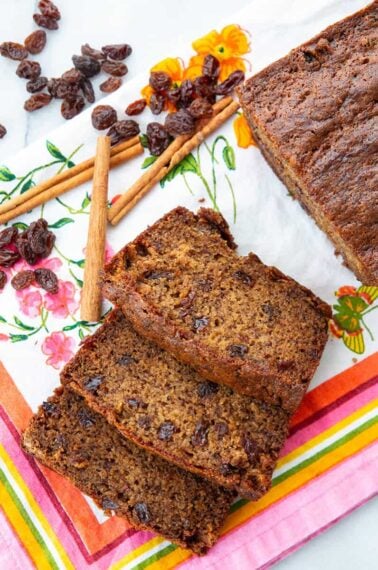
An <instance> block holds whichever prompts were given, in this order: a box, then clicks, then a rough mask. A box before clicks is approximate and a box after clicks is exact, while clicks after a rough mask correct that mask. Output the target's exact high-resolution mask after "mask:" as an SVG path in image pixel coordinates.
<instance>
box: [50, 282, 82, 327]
mask: <svg viewBox="0 0 378 570" xmlns="http://www.w3.org/2000/svg"><path fill="white" fill-rule="evenodd" d="M75 292H76V290H75V286H74V284H73V283H71V281H60V280H59V291H58V293H56V294H54V295H53V294H52V293H47V294H46V295H45V307H46V309H47V310H48V311H51V312H52V314H53V315H54V316H55V317H62V318H63V319H64V318H66V317H68V315H72V314H73V313H75V311H77V309H78V307H79V303H78V302H77V300H76V299H75Z"/></svg>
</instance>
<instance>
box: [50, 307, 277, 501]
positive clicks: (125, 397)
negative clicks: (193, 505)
mask: <svg viewBox="0 0 378 570" xmlns="http://www.w3.org/2000/svg"><path fill="white" fill-rule="evenodd" d="M61 380H62V383H63V384H68V385H69V387H70V388H71V389H72V390H75V391H77V392H78V393H80V394H81V395H82V396H83V397H84V398H85V400H86V402H87V404H88V406H90V407H91V408H93V409H95V410H96V411H97V412H99V413H101V414H102V415H104V416H106V418H107V420H108V421H109V423H111V424H113V425H114V426H115V427H116V428H117V429H118V430H119V431H120V432H121V433H122V434H123V435H124V436H125V437H127V438H129V439H131V440H132V441H134V442H135V443H137V444H138V445H141V446H143V447H145V448H146V449H149V450H150V451H152V452H154V453H158V454H159V455H161V456H162V457H164V458H165V459H167V460H170V461H173V462H174V463H176V464H177V465H178V466H180V467H183V468H186V469H188V470H190V471H192V472H194V473H198V474H199V475H202V476H203V477H207V478H208V479H210V480H212V481H213V482H216V483H218V484H220V485H223V486H226V487H231V488H234V489H236V490H237V491H238V492H239V493H240V494H241V495H243V496H245V497H248V498H250V499H253V500H256V499H258V498H259V497H260V496H261V495H263V494H264V493H265V492H266V491H267V490H268V489H269V487H270V484H271V479H272V472H273V469H274V467H275V465H276V461H277V458H278V454H279V452H280V450H281V448H282V445H283V443H284V441H285V437H286V434H287V424H288V417H287V414H286V413H285V412H284V411H283V410H282V409H281V408H278V407H273V406H270V405H268V404H264V403H262V402H259V401H257V400H254V399H253V398H251V397H249V396H244V395H241V394H237V393H236V392H234V391H233V390H231V388H228V387H226V386H221V385H219V384H215V383H213V382H209V381H205V380H203V379H202V378H201V377H200V376H199V375H198V374H197V373H196V372H195V371H194V370H193V369H192V368H191V367H189V366H188V365H186V364H182V363H180V362H178V361H177V360H176V359H175V358H174V357H173V356H171V355H170V354H169V353H167V352H165V351H164V350H162V349H161V348H159V347H158V346H157V345H155V344H154V343H152V342H151V341H148V340H146V339H144V338H142V337H141V336H140V335H138V333H136V332H135V331H134V329H133V328H132V326H131V324H130V323H129V322H128V321H127V320H126V318H125V317H124V316H123V313H122V311H121V310H119V309H118V310H115V311H113V312H112V313H111V314H110V315H109V317H108V318H107V319H106V321H105V323H104V324H103V325H102V326H101V327H100V328H99V329H98V331H96V333H95V334H94V335H92V336H91V337H88V339H87V340H86V341H85V343H84V345H83V346H82V347H81V348H80V350H79V352H78V353H77V354H76V356H74V358H73V359H72V360H71V361H70V362H69V363H68V364H67V365H66V367H65V368H64V370H63V372H62V375H61Z"/></svg>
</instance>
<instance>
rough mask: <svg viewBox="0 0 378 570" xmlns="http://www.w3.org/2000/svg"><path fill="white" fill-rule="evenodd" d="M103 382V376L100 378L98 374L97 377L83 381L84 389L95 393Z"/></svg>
mask: <svg viewBox="0 0 378 570" xmlns="http://www.w3.org/2000/svg"><path fill="white" fill-rule="evenodd" d="M103 381H104V376H101V375H100V374H99V375H97V376H92V377H91V378H88V379H87V380H85V382H84V388H85V389H86V390H87V391H88V392H95V391H96V390H97V388H98V387H99V386H100V385H101V384H102V382H103Z"/></svg>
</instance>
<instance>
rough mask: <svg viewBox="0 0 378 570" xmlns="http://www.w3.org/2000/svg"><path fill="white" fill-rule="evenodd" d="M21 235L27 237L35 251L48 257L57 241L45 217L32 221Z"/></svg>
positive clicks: (41, 255) (23, 237)
mask: <svg viewBox="0 0 378 570" xmlns="http://www.w3.org/2000/svg"><path fill="white" fill-rule="evenodd" d="M20 237H22V239H26V240H27V242H28V243H29V245H30V247H31V249H32V250H33V252H34V253H36V254H37V255H39V256H40V257H48V256H49V255H50V253H51V250H52V248H53V246H54V243H55V235H54V234H53V232H50V231H49V230H48V224H47V222H46V220H44V219H43V218H40V219H39V220H37V221H36V222H32V223H31V224H30V226H29V229H28V230H26V231H25V232H23V233H22V234H21V236H20ZM17 245H18V243H17Z"/></svg>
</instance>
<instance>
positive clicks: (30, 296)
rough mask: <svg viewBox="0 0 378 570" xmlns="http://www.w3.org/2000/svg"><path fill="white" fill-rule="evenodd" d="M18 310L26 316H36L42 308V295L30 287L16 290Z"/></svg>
mask: <svg viewBox="0 0 378 570" xmlns="http://www.w3.org/2000/svg"><path fill="white" fill-rule="evenodd" d="M16 297H17V299H18V303H19V307H20V310H21V311H22V312H23V313H24V315H27V316H28V317H38V315H39V314H40V312H41V308H42V295H41V293H40V292H39V291H35V290H31V288H30V287H28V288H27V289H23V290H22V291H16Z"/></svg>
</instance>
